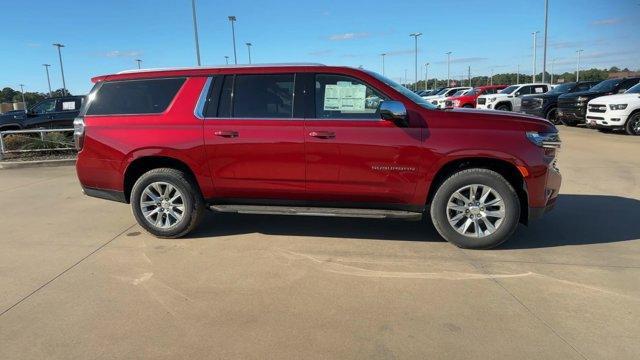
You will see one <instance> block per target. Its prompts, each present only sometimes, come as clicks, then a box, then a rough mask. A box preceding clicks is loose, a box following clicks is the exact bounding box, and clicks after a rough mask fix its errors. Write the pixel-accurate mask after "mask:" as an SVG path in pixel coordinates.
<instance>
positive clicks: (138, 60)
mask: <svg viewBox="0 0 640 360" xmlns="http://www.w3.org/2000/svg"><path fill="white" fill-rule="evenodd" d="M136 62H137V63H138V69H140V63H141V62H142V60H140V59H136Z"/></svg>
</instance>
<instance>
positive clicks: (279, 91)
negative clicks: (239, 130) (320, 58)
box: [205, 74, 294, 119]
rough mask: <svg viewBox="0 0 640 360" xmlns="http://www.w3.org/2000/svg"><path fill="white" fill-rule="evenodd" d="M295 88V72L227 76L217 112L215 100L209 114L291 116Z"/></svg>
mask: <svg viewBox="0 0 640 360" xmlns="http://www.w3.org/2000/svg"><path fill="white" fill-rule="evenodd" d="M293 89H294V74H264V75H235V76H234V75H227V76H225V77H224V81H222V86H221V89H220V100H219V101H218V103H217V112H216V104H215V101H212V102H211V105H210V106H209V107H208V108H207V111H206V114H205V116H206V117H216V116H217V117H219V118H226V117H231V118H245V119H269V118H276V119H286V118H291V117H292V116H293ZM213 96H215V94H214V95H213Z"/></svg>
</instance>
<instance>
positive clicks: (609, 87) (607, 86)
mask: <svg viewBox="0 0 640 360" xmlns="http://www.w3.org/2000/svg"><path fill="white" fill-rule="evenodd" d="M620 81H622V80H620V79H609V80H605V81H602V82H599V83H598V85H596V86H594V87H592V88H591V91H593V92H608V91H613V88H615V87H616V86H617V85H618V84H619V83H620Z"/></svg>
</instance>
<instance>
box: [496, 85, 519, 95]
mask: <svg viewBox="0 0 640 360" xmlns="http://www.w3.org/2000/svg"><path fill="white" fill-rule="evenodd" d="M519 87H520V86H518V85H511V86H509V87H508V88H506V89H502V90H500V91H499V94H511V93H512V92H514V91H516V89H517V88H519Z"/></svg>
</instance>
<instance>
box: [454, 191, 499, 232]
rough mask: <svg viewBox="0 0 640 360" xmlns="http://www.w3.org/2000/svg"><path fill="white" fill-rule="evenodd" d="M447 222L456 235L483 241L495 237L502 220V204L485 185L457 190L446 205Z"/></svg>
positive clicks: (496, 195)
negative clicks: (483, 238)
mask: <svg viewBox="0 0 640 360" xmlns="http://www.w3.org/2000/svg"><path fill="white" fill-rule="evenodd" d="M446 211H447V220H448V221H449V224H450V225H451V227H453V228H454V229H455V230H456V231H457V232H458V233H459V234H461V235H464V236H468V237H477V238H482V237H485V236H489V235H491V234H493V233H495V232H496V231H497V230H498V228H499V227H500V225H502V223H503V221H504V219H505V203H504V201H503V199H502V197H501V196H500V194H499V193H498V192H497V191H496V190H494V189H493V188H491V187H489V186H487V185H481V184H472V185H467V186H464V187H462V188H460V189H458V190H456V191H455V192H454V193H453V194H452V195H451V196H450V197H449V201H448V202H447V210H446Z"/></svg>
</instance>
